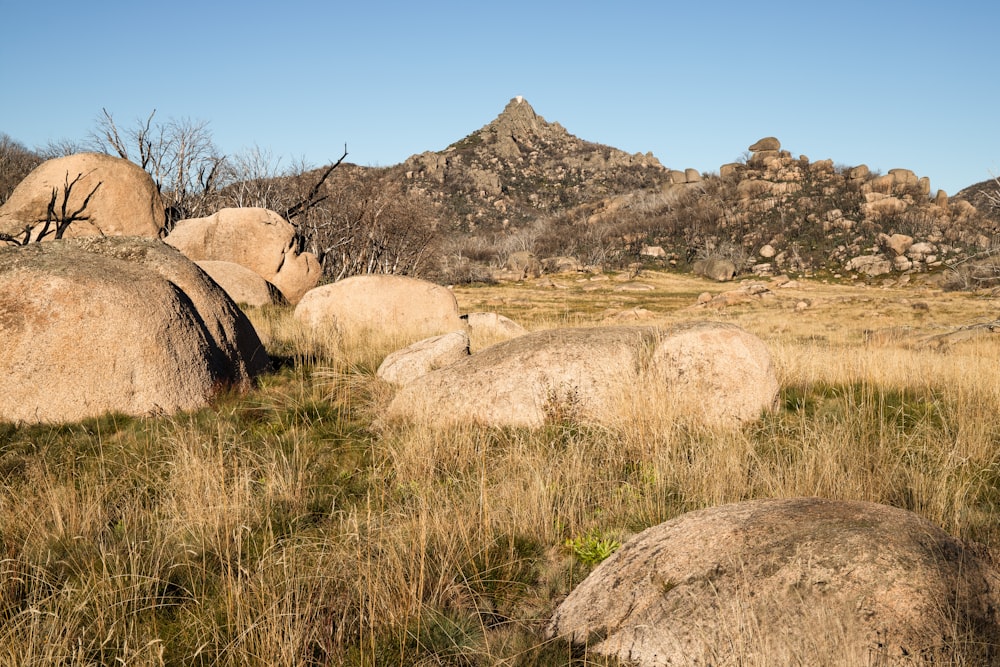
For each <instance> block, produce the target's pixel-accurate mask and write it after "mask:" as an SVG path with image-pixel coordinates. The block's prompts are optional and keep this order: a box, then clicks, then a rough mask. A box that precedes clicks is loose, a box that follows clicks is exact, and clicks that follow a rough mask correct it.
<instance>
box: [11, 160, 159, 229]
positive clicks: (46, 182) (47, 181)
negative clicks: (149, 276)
mask: <svg viewBox="0 0 1000 667" xmlns="http://www.w3.org/2000/svg"><path fill="white" fill-rule="evenodd" d="M67 190H69V192H68V193H67ZM53 192H54V193H55V197H56V198H55V211H56V213H57V215H58V216H59V217H63V213H62V211H63V206H64V205H65V210H66V214H65V218H66V219H72V222H70V223H69V226H68V227H67V228H66V231H65V232H64V234H63V238H73V237H80V236H146V237H149V238H158V237H159V236H160V234H161V233H162V231H163V225H164V221H165V219H166V216H165V213H164V208H163V200H162V199H161V198H160V193H159V190H157V188H156V183H154V182H153V179H152V177H150V175H149V174H147V173H146V172H145V171H144V170H143V169H142V168H141V167H139V166H138V165H135V164H133V163H131V162H129V161H128V160H124V159H122V158H118V157H112V156H110V155H105V154H103V153H78V154H76V155H68V156H66V157H59V158H54V159H51V160H46V161H45V162H43V163H42V164H40V165H38V167H36V168H35V169H34V170H33V171H32V172H31V173H30V174H28V176H27V177H25V179H24V180H23V181H21V182H20V183H19V184H18V186H17V187H16V188H14V191H13V192H12V193H11V195H10V197H9V198H8V199H7V201H6V202H4V204H3V206H0V233H4V234H9V235H12V236H15V237H17V238H19V239H22V237H23V234H24V230H25V228H29V229H30V230H31V232H30V238H31V240H37V239H38V237H39V235H41V234H42V228H43V227H44V226H45V221H46V217H47V215H48V208H49V204H50V203H52V201H53V200H52V196H53ZM67 194H68V196H67ZM53 238H55V228H54V223H53V224H50V226H49V229H48V231H47V232H46V233H45V235H44V237H43V239H44V240H49V239H53Z"/></svg>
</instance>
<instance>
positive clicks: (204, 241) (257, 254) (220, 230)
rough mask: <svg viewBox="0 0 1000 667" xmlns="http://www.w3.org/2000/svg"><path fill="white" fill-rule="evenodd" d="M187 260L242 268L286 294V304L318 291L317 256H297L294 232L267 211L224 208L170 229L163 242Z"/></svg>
mask: <svg viewBox="0 0 1000 667" xmlns="http://www.w3.org/2000/svg"><path fill="white" fill-rule="evenodd" d="M164 241H166V242H167V243H169V244H170V245H172V246H174V247H175V248H177V249H178V250H180V251H181V252H182V253H184V254H185V255H187V256H188V257H189V258H190V259H192V260H195V261H202V260H216V261H223V262H233V263H235V264H241V265H243V266H245V267H247V268H248V269H250V270H251V271H254V272H255V273H257V274H258V275H260V276H261V277H262V278H264V280H266V281H268V282H269V283H271V284H272V285H274V286H275V287H277V288H278V289H279V290H281V293H282V294H284V296H285V298H286V299H287V300H288V301H289V302H290V303H297V302H298V301H299V299H301V298H302V295H303V294H305V293H306V292H307V291H309V290H310V289H312V288H313V287H315V286H316V283H317V282H319V278H320V274H321V273H322V270H321V267H320V265H319V261H317V259H316V256H315V255H313V254H312V253H309V252H299V243H298V238H297V237H296V234H295V228H294V227H293V226H292V225H291V224H290V223H289V222H288V221H286V220H285V219H284V218H282V217H281V216H280V215H278V214H277V213H275V212H274V211H269V210H268V209H266V208H224V209H222V210H220V211H218V212H217V213H214V214H212V215H210V216H208V217H205V218H189V219H187V220H181V221H179V222H178V223H177V224H176V225H174V228H173V230H172V231H171V232H170V234H168V235H167V237H166V238H165V239H164Z"/></svg>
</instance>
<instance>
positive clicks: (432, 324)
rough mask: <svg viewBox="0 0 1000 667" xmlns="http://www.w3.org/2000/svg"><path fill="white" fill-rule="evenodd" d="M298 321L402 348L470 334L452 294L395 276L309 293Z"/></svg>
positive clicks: (362, 279) (358, 280)
mask: <svg viewBox="0 0 1000 667" xmlns="http://www.w3.org/2000/svg"><path fill="white" fill-rule="evenodd" d="M295 319H297V320H298V321H299V322H301V323H303V324H304V325H306V326H307V327H310V328H312V329H318V330H322V329H333V330H336V331H337V332H338V333H339V334H340V335H342V336H346V337H356V336H359V335H362V336H364V335H376V336H377V337H379V338H382V339H385V340H388V341H392V342H394V343H396V344H398V345H408V344H410V343H414V342H416V341H418V340H422V339H424V338H428V337H430V336H437V335H439V334H445V333H450V332H452V331H460V330H463V329H465V323H464V322H463V321H462V319H461V318H460V317H459V314H458V301H456V300H455V295H454V294H453V293H452V292H451V290H449V289H448V288H446V287H442V286H441V285H435V284H434V283H431V282H427V281H426V280H420V279H418V278H409V277H406V276H392V275H364V276H352V277H350V278H345V279H344V280H339V281H337V282H335V283H330V284H329V285H323V286H321V287H316V288H315V289H312V290H309V292H307V293H306V294H305V296H303V297H302V300H301V301H300V302H299V304H298V305H297V306H296V307H295Z"/></svg>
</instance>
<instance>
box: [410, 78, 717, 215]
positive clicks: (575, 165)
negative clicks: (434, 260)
mask: <svg viewBox="0 0 1000 667" xmlns="http://www.w3.org/2000/svg"><path fill="white" fill-rule="evenodd" d="M399 169H400V170H401V171H402V175H403V178H405V179H406V182H407V184H408V188H409V189H411V190H416V191H422V192H426V193H428V194H429V195H430V196H431V197H432V199H433V200H434V201H436V202H438V203H439V204H441V205H443V206H444V208H445V210H446V211H448V212H449V213H451V214H452V215H453V216H454V218H453V219H454V220H455V221H456V222H458V223H459V224H460V225H461V226H464V227H465V228H466V229H469V230H471V229H477V228H486V229H497V228H504V227H507V226H509V225H514V226H518V225H523V224H525V223H526V222H529V221H531V220H534V219H536V218H538V216H540V215H545V214H550V213H554V212H557V211H561V210H565V209H567V208H571V207H574V206H578V205H580V204H583V203H585V202H589V201H593V200H597V199H601V198H605V197H609V196H613V195H616V194H623V193H627V192H632V191H635V190H640V189H644V188H659V187H661V186H663V185H665V184H667V183H669V182H670V181H671V178H674V179H676V178H677V174H676V173H673V174H672V173H671V172H670V171H669V170H668V169H666V168H665V167H664V166H663V165H661V164H660V162H659V160H657V159H656V158H655V157H654V156H653V154H652V153H646V154H644V155H643V154H640V153H637V154H634V155H631V154H629V153H626V152H624V151H621V150H618V149H616V148H611V147H610V146H604V145H601V144H595V143H591V142H588V141H584V140H582V139H579V138H577V137H575V136H573V135H572V134H570V133H569V132H567V131H566V129H565V128H563V127H562V126H561V125H559V123H549V122H547V121H546V120H545V119H544V118H542V117H541V116H539V115H538V114H536V113H535V110H534V109H532V108H531V105H530V104H529V103H528V102H527V100H525V99H524V98H522V97H515V98H513V99H512V100H511V101H510V102H509V103H508V104H507V106H506V108H505V109H504V110H503V112H502V113H501V114H500V115H499V116H497V118H496V119H495V120H493V122H491V123H489V124H488V125H486V126H485V127H482V128H481V129H479V130H476V131H475V132H473V133H472V134H470V135H469V136H467V137H465V138H463V139H461V140H459V141H457V142H455V143H453V144H452V145H450V146H448V147H447V148H445V149H444V150H442V151H437V152H425V153H421V154H419V155H414V156H412V157H410V158H409V159H408V160H406V161H405V162H404V163H403V164H402V165H401V167H399ZM691 177H692V178H698V174H697V173H693V174H692V175H691Z"/></svg>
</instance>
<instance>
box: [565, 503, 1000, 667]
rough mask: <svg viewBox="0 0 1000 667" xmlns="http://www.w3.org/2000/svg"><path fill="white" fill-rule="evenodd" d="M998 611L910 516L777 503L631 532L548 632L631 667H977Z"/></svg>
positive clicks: (970, 570)
mask: <svg viewBox="0 0 1000 667" xmlns="http://www.w3.org/2000/svg"><path fill="white" fill-rule="evenodd" d="M998 610H1000V596H998V576H997V573H996V571H995V570H994V569H993V568H992V566H991V564H990V563H989V561H988V560H987V559H986V558H984V557H983V556H982V555H981V552H980V551H979V550H977V549H973V548H970V547H969V546H967V545H966V544H964V543H962V542H961V541H959V540H957V539H955V538H953V537H951V536H949V535H947V534H946V533H944V532H943V531H942V530H941V529H939V528H938V527H936V526H934V525H932V524H931V523H929V522H928V521H926V520H925V519H923V518H921V517H919V516H917V515H916V514H913V513H911V512H907V511H905V510H901V509H897V508H894V507H887V506H885V505H877V504H874V503H864V502H850V501H837V500H824V499H818V498H791V499H780V500H754V501H748V502H743V503H737V504H733V505H724V506H721V507H714V508H710V509H705V510H700V511H695V512H690V513H688V514H684V515H682V516H680V517H677V518H676V519H673V520H670V521H667V522H665V523H662V524H660V525H658V526H654V527H652V528H649V529H647V530H645V531H643V532H642V533H640V534H639V535H637V536H635V537H634V538H632V539H631V540H629V541H628V542H626V543H625V544H624V545H623V546H622V547H621V548H620V549H619V550H618V551H617V552H616V553H615V554H613V555H612V556H611V557H610V558H608V559H607V560H605V561H604V562H603V563H601V564H600V565H599V566H598V567H597V568H596V569H595V570H594V571H593V572H592V573H591V574H590V575H589V576H588V577H587V578H586V579H585V580H584V581H583V583H581V584H580V585H579V586H577V588H576V589H575V590H574V591H573V592H572V593H571V594H570V595H569V597H567V598H566V600H565V601H564V602H563V603H562V604H560V605H559V607H558V608H557V609H556V611H555V613H554V614H553V616H552V618H551V620H550V622H549V625H548V633H549V635H550V636H554V637H565V638H567V639H569V640H570V641H572V642H573V643H575V644H580V645H583V644H586V645H587V647H588V650H589V651H590V652H592V653H596V654H598V655H608V656H615V657H617V658H619V659H621V660H624V661H626V662H628V664H635V665H640V666H647V665H648V666H653V665H656V666H660V665H717V666H721V667H728V666H735V665H742V664H755V665H756V664H870V660H871V657H872V656H873V655H877V656H879V664H900V665H902V664H907V665H909V664H929V663H934V664H938V662H941V663H943V664H975V665H986V664H994V661H995V658H996V655H995V651H996V647H997V645H998V644H1000V625H998ZM817 637H821V638H822V641H821V642H815V641H814V639H815V638H817ZM817 646H819V647H823V648H824V649H825V650H827V651H829V652H830V653H829V655H825V654H824V655H819V654H817V653H816V647H817ZM883 660H884V661H885V662H882V661H883ZM914 660H915V661H916V662H911V661H914Z"/></svg>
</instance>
